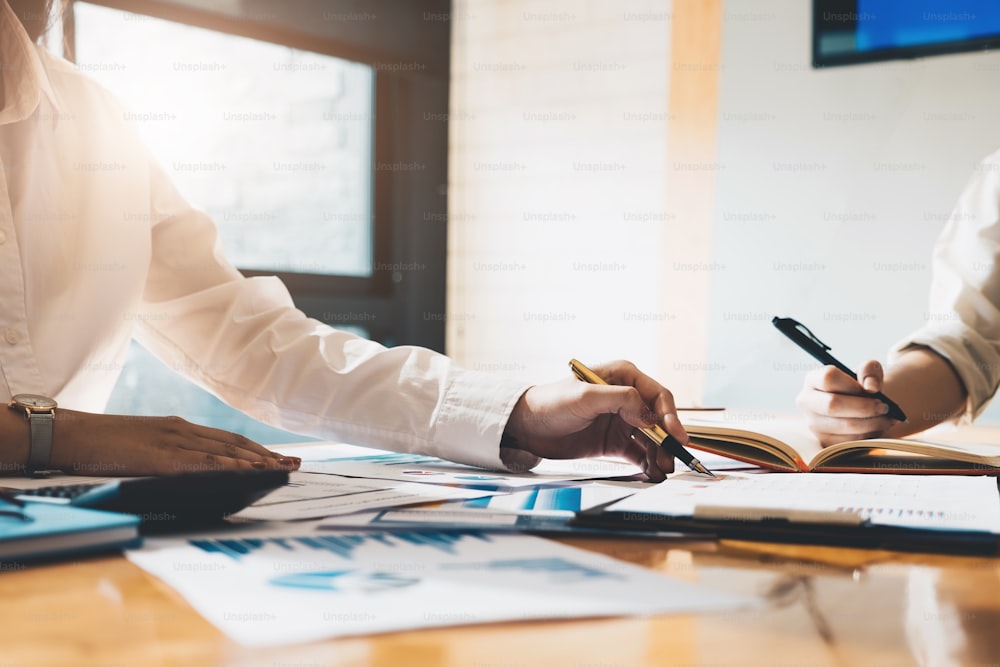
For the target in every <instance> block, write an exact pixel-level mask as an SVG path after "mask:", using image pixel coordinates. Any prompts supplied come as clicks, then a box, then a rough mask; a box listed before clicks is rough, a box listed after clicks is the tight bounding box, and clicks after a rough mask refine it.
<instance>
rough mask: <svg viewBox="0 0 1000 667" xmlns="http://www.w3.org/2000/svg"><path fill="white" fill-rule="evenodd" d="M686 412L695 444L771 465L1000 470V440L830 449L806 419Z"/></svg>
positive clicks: (882, 442)
mask: <svg viewBox="0 0 1000 667" xmlns="http://www.w3.org/2000/svg"><path fill="white" fill-rule="evenodd" d="M682 418H683V419H684V428H685V430H686V431H687V433H688V435H689V436H690V437H691V442H690V447H691V448H692V449H699V450H702V451H706V452H712V453H713V454H719V455H721V456H726V457H729V458H732V459H736V460H739V461H745V462H747V463H752V464H754V465H758V466H761V467H763V468H768V469H770V470H779V471H784V472H858V473H864V472H871V473H916V474H923V475H928V474H943V475H1000V443H998V444H984V443H962V442H936V441H932V440H918V439H913V438H906V439H888V438H878V439H872V440H856V441H851V442H842V443H839V444H836V445H833V446H831V447H826V448H825V449H824V448H823V447H821V446H820V444H819V441H818V440H817V439H816V438H815V437H814V436H813V435H812V433H810V432H809V429H808V427H807V426H806V423H805V422H804V421H802V420H795V419H771V420H755V421H750V420H748V421H726V420H727V417H726V416H720V418H719V419H718V420H707V419H689V418H686V417H682ZM728 419H730V420H732V417H729V418H728Z"/></svg>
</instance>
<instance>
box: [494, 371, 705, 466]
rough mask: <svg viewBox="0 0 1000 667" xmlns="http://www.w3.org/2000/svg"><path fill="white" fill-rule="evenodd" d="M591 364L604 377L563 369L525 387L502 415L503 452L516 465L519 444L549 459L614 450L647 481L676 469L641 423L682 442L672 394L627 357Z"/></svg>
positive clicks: (611, 453)
mask: <svg viewBox="0 0 1000 667" xmlns="http://www.w3.org/2000/svg"><path fill="white" fill-rule="evenodd" d="M593 371H594V372H595V374H596V375H597V376H598V377H599V378H601V379H603V380H604V381H605V382H606V384H592V383H589V382H587V383H583V382H580V380H579V379H577V378H576V377H567V378H565V379H563V380H558V381H556V382H551V383H548V384H541V385H536V386H534V387H531V388H530V389H528V390H527V391H526V392H525V393H524V394H523V395H522V396H521V398H520V399H519V400H518V401H517V404H516V405H515V406H514V409H513V411H512V412H511V415H510V419H508V421H507V426H506V428H505V429H504V434H503V435H504V438H503V440H502V441H501V447H500V458H501V460H503V461H504V463H505V464H507V465H508V467H510V466H511V462H513V463H514V465H520V462H521V461H523V460H524V458H525V457H524V456H522V455H521V453H522V452H523V453H526V454H532V455H534V456H536V457H542V458H547V459H582V458H588V457H600V456H612V457H617V458H622V459H625V460H626V461H630V462H632V463H634V464H636V465H637V466H639V467H640V468H642V470H643V471H644V472H645V473H646V476H647V477H648V478H649V479H650V480H651V481H654V482H659V481H661V480H663V479H665V478H666V475H667V473H670V472H673V470H674V457H673V455H672V454H670V453H668V452H667V451H666V450H665V449H663V448H662V447H658V446H657V445H655V444H653V442H652V441H650V440H647V438H646V437H645V436H643V435H642V433H641V432H640V429H642V428H651V427H653V426H658V427H660V428H662V429H663V430H664V431H666V432H667V433H670V434H671V435H672V436H673V437H674V438H676V439H677V440H678V442H681V443H686V442H687V440H688V437H687V433H685V431H684V427H683V426H682V425H681V422H680V420H679V419H678V418H677V409H676V407H675V406H674V397H673V395H672V394H671V393H670V391H669V390H668V389H667V388H666V387H664V386H663V385H661V384H660V383H658V382H657V381H656V380H654V379H653V378H651V377H649V376H648V375H646V374H644V373H643V372H642V371H640V370H639V369H638V368H636V367H635V365H634V364H632V363H630V362H628V361H612V362H609V363H605V364H601V365H599V366H594V367H593ZM528 458H531V457H528ZM535 462H536V463H537V459H536V460H535ZM527 465H528V466H530V465H533V463H531V462H528V463H527Z"/></svg>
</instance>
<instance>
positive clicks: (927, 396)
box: [882, 348, 966, 438]
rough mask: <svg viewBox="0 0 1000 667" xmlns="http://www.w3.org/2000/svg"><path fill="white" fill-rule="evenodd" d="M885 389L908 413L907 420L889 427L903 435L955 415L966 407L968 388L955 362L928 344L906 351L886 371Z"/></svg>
mask: <svg viewBox="0 0 1000 667" xmlns="http://www.w3.org/2000/svg"><path fill="white" fill-rule="evenodd" d="M882 392H883V393H884V394H885V395H886V396H888V397H890V398H891V399H892V400H894V401H895V402H896V403H898V404H899V406H900V407H901V408H902V409H903V412H904V413H906V417H907V421H906V422H902V423H898V424H896V425H895V426H893V427H892V428H890V429H889V430H888V432H887V433H886V437H890V438H901V437H903V436H906V435H912V434H914V433H919V432H920V431H923V430H925V429H928V428H930V427H932V426H934V425H936V424H940V423H941V422H944V421H947V420H949V419H953V418H955V417H957V416H959V415H960V414H962V411H963V409H964V407H965V399H966V390H965V387H964V386H963V385H962V382H961V380H959V378H958V375H957V374H956V373H955V370H954V369H953V368H952V366H951V364H950V363H949V362H948V361H946V360H945V359H944V357H941V356H940V355H938V354H937V353H935V352H933V351H931V350H930V349H928V348H917V349H913V350H910V351H908V352H905V353H903V354H902V355H901V356H900V357H899V359H898V361H897V362H896V364H894V365H893V366H892V367H891V368H889V369H888V370H887V371H886V375H885V383H884V386H883V390H882Z"/></svg>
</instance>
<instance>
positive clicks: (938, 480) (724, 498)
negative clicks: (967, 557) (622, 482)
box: [607, 473, 1000, 533]
mask: <svg viewBox="0 0 1000 667" xmlns="http://www.w3.org/2000/svg"><path fill="white" fill-rule="evenodd" d="M699 508H712V510H713V511H714V518H721V517H719V516H718V510H719V509H720V508H722V509H726V508H728V509H729V510H731V512H730V515H729V516H727V517H725V518H729V519H741V518H742V519H749V520H752V519H759V518H760V517H761V516H762V510H766V512H764V513H763V515H765V516H768V517H773V518H786V519H788V520H790V521H794V520H810V521H817V522H820V523H843V522H844V521H843V519H844V517H842V516H841V515H843V514H845V513H850V514H855V515H857V517H858V518H860V519H861V520H863V521H870V522H871V523H872V524H876V525H884V526H897V527H904V528H921V529H938V530H958V531H987V532H993V533H1000V495H998V493H997V483H996V479H994V478H992V477H966V476H959V475H884V474H877V473H863V474H852V473H842V474H815V473H804V474H800V475H786V474H780V473H777V474H761V473H727V474H724V475H722V476H720V478H719V479H717V480H712V479H707V478H705V477H704V476H702V475H698V474H695V473H680V474H677V475H674V476H671V477H670V478H669V479H667V481H665V482H662V483H660V484H657V485H656V486H654V487H652V488H649V489H645V490H643V491H640V492H639V493H636V494H635V495H633V496H631V497H629V498H625V499H624V500H621V501H619V502H617V503H615V504H613V505H611V506H609V507H608V508H607V511H609V512H631V513H635V514H647V515H662V516H678V517H692V516H697V515H699ZM823 515H826V520H822V519H823ZM801 517H808V518H807V519H801ZM817 517H818V518H817Z"/></svg>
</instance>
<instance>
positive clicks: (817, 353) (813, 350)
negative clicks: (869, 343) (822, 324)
mask: <svg viewBox="0 0 1000 667" xmlns="http://www.w3.org/2000/svg"><path fill="white" fill-rule="evenodd" d="M771 324H773V325H774V326H775V328H777V329H778V331H780V332H781V333H783V334H785V336H787V337H788V339H789V340H791V341H792V342H793V343H795V344H796V345H798V346H799V347H801V348H802V349H803V350H805V351H806V352H808V353H809V354H811V355H812V356H813V358H814V359H816V361H818V362H819V363H821V364H823V365H825V366H836V367H837V368H839V369H840V370H841V371H843V372H844V373H846V374H847V375H849V376H850V377H852V378H854V379H858V374H857V373H855V372H854V371H852V370H851V369H850V368H848V367H847V366H845V365H844V364H842V363H841V362H839V361H838V360H837V359H836V358H834V356H833V355H832V354H830V352H829V350H830V349H831V348H830V346H829V345H827V344H826V343H824V342H823V341H821V340H820V339H819V338H817V337H816V334H814V333H813V332H812V331H809V328H808V327H806V326H805V325H804V324H802V323H801V322H797V321H796V320H793V319H792V318H791V317H775V318H773V319H772V320H771ZM872 397H873V398H877V399H879V400H880V401H882V402H883V403H885V404H886V405H888V406H889V412H888V413H887V416H888V417H892V418H893V419H896V420H899V421H901V422H905V421H906V415H905V414H904V413H903V410H902V408H900V407H899V406H898V405H896V403H895V402H894V401H893V400H892V399H891V398H889V397H888V396H886V395H885V394H883V393H882V392H877V393H874V394H872Z"/></svg>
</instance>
